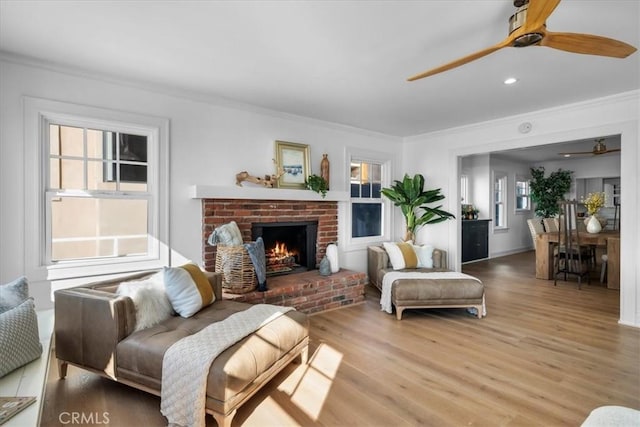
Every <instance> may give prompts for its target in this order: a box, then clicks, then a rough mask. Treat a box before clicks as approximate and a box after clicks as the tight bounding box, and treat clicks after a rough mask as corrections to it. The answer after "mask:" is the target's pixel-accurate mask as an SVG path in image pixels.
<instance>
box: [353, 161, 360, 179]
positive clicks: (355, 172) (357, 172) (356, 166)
mask: <svg viewBox="0 0 640 427" xmlns="http://www.w3.org/2000/svg"><path fill="white" fill-rule="evenodd" d="M360 169H361V168H360V163H357V162H351V182H360Z"/></svg>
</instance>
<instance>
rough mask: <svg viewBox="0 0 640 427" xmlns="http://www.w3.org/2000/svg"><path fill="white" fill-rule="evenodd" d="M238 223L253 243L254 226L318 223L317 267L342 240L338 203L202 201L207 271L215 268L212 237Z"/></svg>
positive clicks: (243, 238)
mask: <svg viewBox="0 0 640 427" xmlns="http://www.w3.org/2000/svg"><path fill="white" fill-rule="evenodd" d="M230 221H235V222H236V223H237V224H238V228H240V232H241V233H242V240H243V241H245V242H249V241H251V240H252V235H251V226H252V225H253V224H264V223H275V222H288V223H293V222H301V223H303V222H311V221H317V223H318V228H317V238H316V256H315V266H313V267H317V265H318V264H319V263H320V260H322V258H323V257H324V255H325V249H326V247H327V245H328V244H329V243H331V242H337V241H338V203H337V202H331V201H324V200H323V201H303V200H291V201H284V200H246V199H202V261H203V264H204V267H205V269H206V270H207V271H213V270H214V267H215V258H216V249H215V247H213V246H209V245H208V244H207V239H208V238H209V234H211V232H212V231H213V230H214V228H215V227H218V226H220V225H222V224H226V223H228V222H230Z"/></svg>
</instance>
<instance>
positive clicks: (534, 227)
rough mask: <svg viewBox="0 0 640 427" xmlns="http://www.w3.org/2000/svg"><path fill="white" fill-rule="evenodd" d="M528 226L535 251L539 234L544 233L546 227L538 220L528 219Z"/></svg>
mask: <svg viewBox="0 0 640 427" xmlns="http://www.w3.org/2000/svg"><path fill="white" fill-rule="evenodd" d="M527 225H528V226H529V231H530V232H531V239H532V240H533V248H534V249H535V248H536V245H537V242H538V234H540V233H544V227H543V226H542V222H540V220H539V219H537V218H534V219H528V220H527Z"/></svg>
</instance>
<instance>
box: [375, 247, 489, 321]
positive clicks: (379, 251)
mask: <svg viewBox="0 0 640 427" xmlns="http://www.w3.org/2000/svg"><path fill="white" fill-rule="evenodd" d="M367 269H368V274H369V281H370V283H372V284H374V285H375V286H376V287H377V288H378V289H379V290H380V291H382V279H383V277H384V275H385V274H387V273H388V272H390V271H394V270H393V269H392V267H391V264H390V262H389V255H388V254H387V252H386V251H385V249H384V248H383V247H382V246H369V247H368V248H367ZM398 271H411V272H414V271H424V272H447V271H450V270H449V269H448V268H447V253H446V252H445V251H443V250H440V249H435V250H434V251H433V268H430V269H427V268H418V269H404V270H398ZM391 303H392V304H393V306H394V307H395V309H396V317H397V319H398V320H401V319H402V312H403V311H404V310H405V309H407V308H437V307H446V308H468V307H474V308H475V309H476V310H477V315H478V318H482V316H483V312H484V285H483V284H482V282H479V281H477V280H473V279H451V278H444V279H435V278H434V279H426V278H419V279H417V278H410V279H397V280H395V281H394V282H393V284H392V288H391Z"/></svg>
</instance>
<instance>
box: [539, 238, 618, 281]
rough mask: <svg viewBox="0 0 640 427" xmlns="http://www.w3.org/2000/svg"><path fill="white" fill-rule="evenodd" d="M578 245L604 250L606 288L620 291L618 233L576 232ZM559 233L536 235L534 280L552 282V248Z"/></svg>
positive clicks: (556, 241)
mask: <svg viewBox="0 0 640 427" xmlns="http://www.w3.org/2000/svg"><path fill="white" fill-rule="evenodd" d="M577 233H578V240H579V241H580V245H581V246H582V245H584V246H592V245H595V246H598V247H602V248H606V253H607V258H608V260H607V288H609V289H620V231H619V230H602V231H601V232H599V233H589V232H587V231H578V232H577ZM558 240H559V233H558V232H556V231H554V232H547V233H539V234H537V240H536V279H543V280H553V273H554V271H553V248H554V246H555V245H557V244H558Z"/></svg>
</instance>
